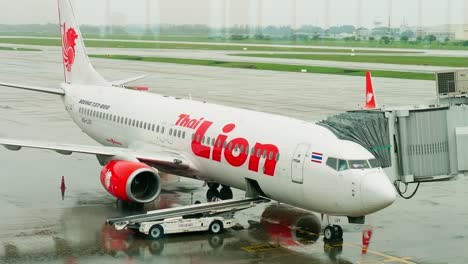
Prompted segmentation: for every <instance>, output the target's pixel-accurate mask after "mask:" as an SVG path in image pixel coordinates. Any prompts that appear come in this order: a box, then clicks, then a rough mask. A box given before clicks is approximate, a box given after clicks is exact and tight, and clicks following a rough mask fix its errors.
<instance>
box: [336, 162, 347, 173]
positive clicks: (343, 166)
mask: <svg viewBox="0 0 468 264" xmlns="http://www.w3.org/2000/svg"><path fill="white" fill-rule="evenodd" d="M347 169H348V162H346V160H339V161H338V170H339V171H344V170H347Z"/></svg>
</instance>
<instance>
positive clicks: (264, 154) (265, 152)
mask: <svg viewBox="0 0 468 264" xmlns="http://www.w3.org/2000/svg"><path fill="white" fill-rule="evenodd" d="M266 154H267V151H266V150H265V151H264V152H263V158H266Z"/></svg>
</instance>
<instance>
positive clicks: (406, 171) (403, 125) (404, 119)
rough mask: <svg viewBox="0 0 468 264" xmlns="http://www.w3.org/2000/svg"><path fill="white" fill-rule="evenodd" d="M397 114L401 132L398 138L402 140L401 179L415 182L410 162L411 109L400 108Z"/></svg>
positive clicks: (400, 156)
mask: <svg viewBox="0 0 468 264" xmlns="http://www.w3.org/2000/svg"><path fill="white" fill-rule="evenodd" d="M396 115H397V117H398V126H399V130H398V132H399V134H398V139H399V141H400V144H399V145H400V148H399V150H400V151H399V154H400V155H399V159H398V161H399V164H400V167H401V176H400V180H401V181H402V182H413V181H414V176H413V175H412V174H410V164H409V162H408V161H409V155H408V149H409V142H408V117H409V110H398V111H396Z"/></svg>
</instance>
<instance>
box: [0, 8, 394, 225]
mask: <svg viewBox="0 0 468 264" xmlns="http://www.w3.org/2000/svg"><path fill="white" fill-rule="evenodd" d="M58 5H59V17H60V29H61V33H62V44H63V45H62V49H63V66H64V77H65V82H64V83H63V84H61V86H60V88H42V87H33V86H28V85H17V84H5V83H3V84H2V85H3V86H8V87H14V88H21V89H26V90H33V91H38V92H44V93H49V94H53V95H56V96H60V97H61V98H62V99H63V102H64V104H65V107H66V110H67V111H68V113H69V114H70V116H71V118H72V119H73V121H74V122H75V123H76V124H77V125H78V126H79V127H80V128H81V129H82V130H83V131H84V132H85V133H86V134H88V135H89V136H90V137H91V138H93V139H94V140H96V141H97V142H99V143H100V144H102V145H103V146H85V145H72V144H69V145H68V144H57V143H54V142H36V141H29V140H14V139H4V138H3V139H0V144H1V145H4V146H5V147H6V148H8V149H10V150H19V149H21V148H22V147H30V148H38V149H48V150H53V151H56V152H58V153H60V154H66V155H69V154H71V153H74V152H76V153H84V154H91V155H96V156H97V158H98V160H99V162H100V163H101V164H102V165H103V166H104V168H103V169H102V171H101V174H100V177H101V182H102V184H103V186H104V188H105V189H106V190H107V191H108V192H109V193H110V194H111V195H113V196H115V197H116V198H117V199H120V200H123V201H127V202H134V203H147V202H151V201H153V200H154V199H156V198H157V197H158V195H159V194H160V191H161V182H160V172H164V173H171V174H175V175H180V176H184V177H189V178H195V179H199V180H202V181H206V182H216V183H220V184H223V185H224V186H229V187H234V188H238V189H241V190H246V191H248V194H252V193H254V194H260V195H264V196H267V197H269V198H271V199H274V200H277V201H280V202H283V203H287V204H290V205H294V206H297V207H300V208H303V209H307V210H311V211H315V212H319V213H323V214H329V215H338V216H349V217H361V216H364V215H367V214H371V213H373V212H376V211H379V210H381V209H383V208H385V207H387V206H389V205H390V204H392V203H393V201H394V200H395V197H396V195H395V191H394V188H393V186H392V184H391V183H390V181H389V179H388V178H387V176H386V175H385V173H384V172H383V170H382V169H381V168H380V167H379V165H378V163H377V162H376V160H375V158H374V156H373V155H372V154H371V153H370V152H368V151H367V150H366V149H365V148H363V147H362V146H360V145H358V144H356V143H354V142H351V141H346V140H340V139H338V138H337V137H336V136H335V135H334V134H333V133H332V132H331V131H329V130H328V129H326V128H325V127H322V126H320V125H317V124H315V123H310V122H305V121H301V120H297V119H294V118H289V117H283V116H277V115H272V114H267V113H261V112H254V111H248V110H243V109H237V108H231V107H226V106H220V105H214V104H208V103H203V102H196V101H191V100H184V99H175V98H170V97H165V96H162V95H158V94H151V93H145V92H139V91H134V90H129V89H124V88H121V87H115V86H114V85H115V84H123V83H127V82H128V81H131V80H124V81H119V82H109V81H106V80H105V79H104V78H103V77H101V75H99V74H98V73H97V72H96V71H95V70H94V68H93V66H92V65H91V63H90V61H89V59H88V57H87V55H86V51H85V47H84V44H83V38H82V35H81V33H80V31H79V28H78V25H77V23H76V22H75V19H74V14H73V11H72V7H71V4H70V2H69V1H68V0H59V1H58Z"/></svg>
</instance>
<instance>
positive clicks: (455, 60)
mask: <svg viewBox="0 0 468 264" xmlns="http://www.w3.org/2000/svg"><path fill="white" fill-rule="evenodd" d="M234 55H235V56H244V57H262V58H284V59H302V60H323V61H344V62H366V63H385V64H403V65H427V66H445V67H468V58H460V57H429V56H396V55H391V56H379V55H372V56H368V55H356V56H350V55H332V54H329V55H328V54H324V55H322V54H260V53H259V54H234Z"/></svg>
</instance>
